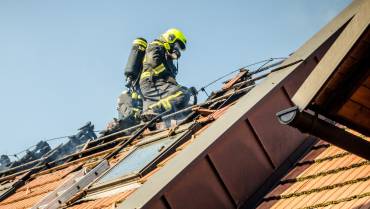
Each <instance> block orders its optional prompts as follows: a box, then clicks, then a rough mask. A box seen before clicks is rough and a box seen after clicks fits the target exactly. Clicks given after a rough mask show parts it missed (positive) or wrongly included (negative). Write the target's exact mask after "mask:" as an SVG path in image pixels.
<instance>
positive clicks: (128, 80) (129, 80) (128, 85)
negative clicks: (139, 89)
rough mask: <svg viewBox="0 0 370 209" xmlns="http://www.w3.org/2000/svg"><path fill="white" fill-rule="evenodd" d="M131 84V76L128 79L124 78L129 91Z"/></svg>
mask: <svg viewBox="0 0 370 209" xmlns="http://www.w3.org/2000/svg"><path fill="white" fill-rule="evenodd" d="M133 83H134V81H133V79H132V78H131V76H129V77H127V78H126V85H125V86H126V87H127V88H128V89H130V88H131V87H132V86H133Z"/></svg>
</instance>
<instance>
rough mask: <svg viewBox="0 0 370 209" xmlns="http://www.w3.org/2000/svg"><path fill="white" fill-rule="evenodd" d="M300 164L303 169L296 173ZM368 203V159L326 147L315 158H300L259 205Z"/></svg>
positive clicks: (309, 207)
mask: <svg viewBox="0 0 370 209" xmlns="http://www.w3.org/2000/svg"><path fill="white" fill-rule="evenodd" d="M313 151H314V150H312V151H311V152H313ZM307 165H309V166H308V167H307ZM302 166H306V168H305V169H303V170H301V171H300V172H297V170H299V169H301V168H300V167H302ZM287 185H289V186H287ZM282 188H283V189H282ZM369 204H370V161H367V160H364V159H362V158H360V157H358V156H355V155H353V154H350V153H348V152H345V151H344V150H341V149H339V148H338V147H335V146H329V147H327V148H325V149H324V151H322V152H321V154H319V155H317V156H316V157H314V159H309V160H307V159H303V160H301V161H300V162H299V163H298V164H297V165H296V167H295V168H294V169H293V170H292V171H291V172H290V173H289V174H287V175H286V177H284V178H283V179H282V180H281V181H280V184H279V185H278V186H277V187H276V188H275V189H274V190H273V191H272V192H270V194H268V195H267V196H266V197H265V199H264V201H263V202H262V203H261V204H260V206H259V208H260V209H262V208H276V209H280V208H292V209H293V208H304V209H313V208H354V207H355V206H356V207H358V208H361V207H362V205H367V208H368V207H369V206H370V205H369Z"/></svg>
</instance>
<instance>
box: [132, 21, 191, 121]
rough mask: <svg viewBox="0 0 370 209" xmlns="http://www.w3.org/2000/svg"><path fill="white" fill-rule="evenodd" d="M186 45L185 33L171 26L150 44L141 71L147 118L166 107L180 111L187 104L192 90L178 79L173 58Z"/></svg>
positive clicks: (144, 107) (163, 110)
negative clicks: (179, 82) (182, 84)
mask: <svg viewBox="0 0 370 209" xmlns="http://www.w3.org/2000/svg"><path fill="white" fill-rule="evenodd" d="M185 48H186V37H185V35H184V34H183V33H182V32H181V31H180V30H179V29H175V28H172V29H169V30H168V31H166V32H165V33H164V34H162V35H161V36H160V38H159V39H156V40H154V41H152V42H151V43H149V44H148V47H147V49H146V51H145V57H144V61H143V70H142V72H141V75H140V81H139V84H140V89H141V93H142V96H143V110H144V112H143V114H142V117H143V119H144V120H150V119H151V118H153V117H154V116H155V115H157V114H160V113H162V112H165V111H177V110H179V109H182V108H184V107H185V106H187V105H188V103H189V99H190V92H189V90H188V89H187V88H186V87H183V86H181V85H179V84H178V83H177V81H176V75H177V71H178V69H177V67H176V66H175V65H174V62H173V61H174V60H177V59H179V58H180V56H181V52H182V51H184V50H185Z"/></svg>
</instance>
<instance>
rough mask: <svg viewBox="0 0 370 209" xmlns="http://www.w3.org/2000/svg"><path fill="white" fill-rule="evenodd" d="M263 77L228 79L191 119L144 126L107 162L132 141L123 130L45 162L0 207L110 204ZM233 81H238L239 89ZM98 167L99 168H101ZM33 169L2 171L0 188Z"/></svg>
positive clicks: (134, 187) (189, 111)
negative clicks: (169, 126) (154, 128)
mask: <svg viewBox="0 0 370 209" xmlns="http://www.w3.org/2000/svg"><path fill="white" fill-rule="evenodd" d="M261 78H262V77H260V78H254V79H251V75H250V74H248V73H246V71H245V70H241V72H240V73H239V74H238V75H237V77H236V79H232V80H230V81H228V82H227V83H226V84H225V87H224V88H223V89H222V90H220V91H218V92H215V93H214V94H212V96H211V97H210V98H209V99H208V100H207V101H206V102H205V103H204V104H203V105H199V106H196V107H191V108H188V109H187V110H184V113H187V114H189V116H190V117H188V118H187V119H188V120H186V121H180V122H179V121H178V123H177V125H176V126H173V127H171V128H169V129H167V128H166V129H164V130H156V131H148V130H146V131H145V132H144V133H143V134H142V135H141V136H138V137H137V138H135V139H134V140H133V141H130V143H129V144H127V145H125V147H124V148H123V149H122V150H120V151H119V152H118V153H116V154H115V155H114V156H113V157H112V158H109V160H108V161H104V158H105V157H106V156H107V155H109V154H111V153H112V152H114V151H116V150H117V145H119V144H120V143H125V142H126V141H127V140H130V139H131V138H132V135H125V132H124V131H122V132H121V133H117V134H116V135H115V134H113V135H110V136H106V137H101V138H98V139H97V140H94V141H89V142H88V143H87V144H86V146H84V147H83V149H82V150H81V151H79V152H76V153H73V154H70V155H67V156H64V157H62V158H59V159H56V160H54V161H51V162H49V163H47V164H45V165H46V166H47V167H42V168H44V169H41V170H40V171H38V172H37V173H35V174H32V175H31V176H30V177H28V179H26V180H25V182H24V185H23V186H21V187H19V188H18V189H16V190H15V192H14V194H12V195H10V196H9V197H8V198H6V199H5V200H3V201H2V202H1V203H0V207H4V208H9V207H11V208H29V207H32V208H57V207H73V208H84V207H88V205H94V207H95V208H104V207H110V208H111V207H112V205H113V206H114V205H115V204H117V203H119V202H122V201H123V200H124V199H125V198H127V197H128V196H129V195H130V194H131V193H132V192H134V191H135V190H137V189H138V188H139V187H141V185H142V184H144V183H145V182H146V181H147V179H149V178H150V177H151V176H152V175H153V174H154V173H156V172H157V171H158V170H160V169H161V168H162V167H163V166H165V165H166V163H167V162H168V161H170V160H171V159H172V158H173V157H174V156H176V155H177V154H178V153H179V152H181V151H182V150H183V149H184V148H185V147H187V146H188V145H189V144H191V143H192V142H193V141H194V140H196V138H197V136H198V134H199V133H201V132H202V131H203V130H204V129H206V128H207V127H208V126H209V124H210V123H212V122H213V121H215V120H217V119H218V118H219V117H220V116H221V115H222V114H223V113H224V112H225V111H226V110H227V109H228V108H229V107H230V106H231V105H233V104H235V101H237V100H238V99H239V98H240V97H241V96H242V95H244V94H245V93H246V92H248V91H249V90H250V89H252V88H253V86H254V81H256V80H258V79H261ZM235 85H238V86H237V88H236V87H235ZM163 123H164V125H160V124H161V123H158V124H157V127H166V125H165V123H168V121H164V122H163ZM171 124H173V123H172V122H171ZM175 124H176V123H175ZM134 128H135V127H134ZM137 128H140V126H139V127H137ZM102 162H106V163H103V164H102ZM45 165H38V167H40V166H45ZM101 165H103V166H101ZM99 166H100V168H101V169H97V168H98V167H99ZM45 168H46V170H45ZM32 169H33V168H31V169H28V170H27V169H26V170H23V171H21V172H15V173H12V172H9V171H7V173H4V175H3V177H2V178H1V179H0V180H1V191H3V192H7V191H8V190H9V188H11V187H12V186H13V187H14V184H17V182H19V181H20V179H24V175H25V174H27V173H28V172H29V171H30V170H32ZM94 169H96V170H94ZM14 171H15V170H14ZM22 181H23V180H22ZM72 193H73V194H72Z"/></svg>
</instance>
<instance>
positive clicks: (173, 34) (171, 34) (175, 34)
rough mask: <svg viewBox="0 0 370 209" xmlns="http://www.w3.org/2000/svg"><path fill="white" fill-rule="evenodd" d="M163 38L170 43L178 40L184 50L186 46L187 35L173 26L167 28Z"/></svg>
mask: <svg viewBox="0 0 370 209" xmlns="http://www.w3.org/2000/svg"><path fill="white" fill-rule="evenodd" d="M161 39H162V41H164V42H167V43H169V44H173V43H175V42H176V41H177V42H178V43H179V44H180V47H181V49H182V50H185V48H186V37H185V35H184V34H183V33H182V32H181V31H180V30H179V29H176V28H171V29H169V30H167V31H166V32H165V33H163V34H162V36H161Z"/></svg>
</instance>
